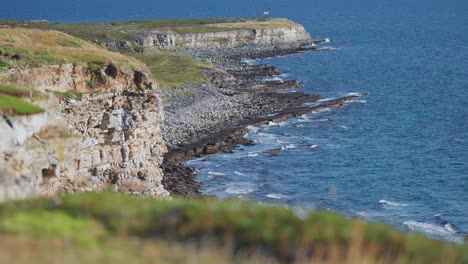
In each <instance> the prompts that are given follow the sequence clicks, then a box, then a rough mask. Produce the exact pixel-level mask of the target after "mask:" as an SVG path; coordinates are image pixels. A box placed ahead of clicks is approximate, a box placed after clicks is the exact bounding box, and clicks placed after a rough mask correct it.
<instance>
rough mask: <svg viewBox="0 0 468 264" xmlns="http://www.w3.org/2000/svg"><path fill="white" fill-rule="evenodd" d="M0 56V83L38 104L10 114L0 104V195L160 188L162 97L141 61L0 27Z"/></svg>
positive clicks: (48, 34)
mask: <svg viewBox="0 0 468 264" xmlns="http://www.w3.org/2000/svg"><path fill="white" fill-rule="evenodd" d="M0 59H1V60H2V62H3V64H4V65H7V66H6V68H4V69H3V71H0V83H3V84H10V85H12V86H19V87H27V90H22V89H17V90H18V91H21V92H18V93H17V95H18V96H19V95H22V97H23V99H21V100H23V101H28V102H30V103H33V104H34V105H37V106H40V107H42V109H44V112H43V113H38V114H35V113H30V114H19V113H15V112H12V110H10V109H8V105H6V104H0V109H1V110H2V112H4V113H6V114H4V115H3V117H2V118H1V119H0V135H1V139H0V172H1V173H0V175H1V179H0V200H4V199H7V198H8V199H12V198H23V197H27V196H31V195H40V194H46V195H47V194H51V195H52V194H54V193H56V192H58V191H69V192H75V191H91V190H100V189H104V188H107V187H109V186H113V188H116V189H118V190H121V191H124V192H131V193H140V194H147V195H157V196H165V195H168V192H167V191H166V190H165V189H164V187H163V186H162V183H161V182H162V171H161V169H160V165H161V162H162V155H163V154H164V153H165V152H166V145H165V143H164V141H163V139H162V136H161V129H160V125H161V123H162V119H163V111H162V103H161V100H160V98H159V95H158V94H159V88H158V86H157V84H156V83H154V82H153V81H152V80H151V77H150V72H149V70H148V69H147V68H146V66H145V65H144V64H143V63H141V62H139V61H137V60H135V59H133V58H129V57H126V56H123V55H121V54H117V53H112V52H109V51H107V50H105V49H103V48H101V47H98V46H96V45H93V44H90V43H87V42H86V41H82V40H78V39H76V38H73V37H71V36H69V35H66V34H64V33H60V32H56V31H42V30H29V29H17V28H16V29H9V28H2V29H0ZM2 94H4V95H2ZM5 94H11V92H10V91H8V90H6V89H3V90H2V89H0V95H2V96H6V95H5ZM24 95H26V96H24ZM24 97H25V98H24ZM18 100H20V99H18Z"/></svg>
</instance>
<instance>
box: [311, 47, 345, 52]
mask: <svg viewBox="0 0 468 264" xmlns="http://www.w3.org/2000/svg"><path fill="white" fill-rule="evenodd" d="M340 49H341V48H336V47H320V48H317V49H315V50H317V51H333V50H340Z"/></svg>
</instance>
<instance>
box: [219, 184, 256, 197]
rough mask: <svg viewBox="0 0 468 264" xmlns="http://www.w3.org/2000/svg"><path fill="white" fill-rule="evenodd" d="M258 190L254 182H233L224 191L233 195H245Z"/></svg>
mask: <svg viewBox="0 0 468 264" xmlns="http://www.w3.org/2000/svg"><path fill="white" fill-rule="evenodd" d="M255 191H256V188H255V186H254V185H253V184H249V183H246V184H242V183H240V184H232V186H231V187H229V188H227V189H226V190H225V191H224V192H226V193H227V194H232V195H245V194H250V193H253V192H255Z"/></svg>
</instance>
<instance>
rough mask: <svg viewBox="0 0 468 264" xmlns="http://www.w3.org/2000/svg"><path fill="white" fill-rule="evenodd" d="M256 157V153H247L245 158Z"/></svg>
mask: <svg viewBox="0 0 468 264" xmlns="http://www.w3.org/2000/svg"><path fill="white" fill-rule="evenodd" d="M257 156H258V153H256V152H249V153H247V157H250V158H252V157H257Z"/></svg>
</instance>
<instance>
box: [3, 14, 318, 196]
mask: <svg viewBox="0 0 468 264" xmlns="http://www.w3.org/2000/svg"><path fill="white" fill-rule="evenodd" d="M0 24H4V25H6V28H3V29H0V30H2V32H0V33H1V34H0V40H1V41H2V42H0V48H2V49H3V51H2V53H1V54H0V55H1V56H2V57H1V59H2V61H3V71H2V73H0V84H1V83H6V84H13V85H16V86H19V87H27V88H33V90H34V92H35V93H38V94H39V95H41V96H39V97H41V98H42V99H38V98H35V97H32V96H29V98H28V99H27V100H29V101H33V102H34V103H35V104H38V105H40V106H42V107H43V108H44V109H46V112H45V113H43V114H42V119H40V120H42V121H41V122H42V123H41V124H40V125H39V126H37V127H35V128H34V129H33V130H31V129H30V128H21V129H23V130H25V131H27V135H28V136H27V137H26V138H25V139H24V140H21V142H20V141H18V140H16V141H15V140H14V136H13V135H14V134H15V132H14V131H15V129H16V130H17V128H18V127H21V125H19V123H18V122H16V121H12V120H14V119H15V118H18V117H16V116H9V117H4V124H5V125H4V126H3V127H4V128H5V131H7V132H6V133H9V137H10V138H13V139H12V140H9V141H8V144H6V145H9V147H8V148H5V150H4V151H2V154H1V155H2V157H1V158H2V165H0V166H2V168H3V170H4V171H5V172H4V173H3V175H6V176H5V177H4V178H5V180H4V184H3V186H4V187H5V186H8V188H3V190H4V191H3V197H6V198H16V197H22V196H27V195H31V194H51V195H53V194H54V193H56V192H58V191H69V192H76V191H91V190H100V189H104V188H107V187H112V188H113V189H116V190H120V191H125V192H129V193H133V194H146V195H156V196H165V195H168V194H169V193H168V192H167V191H171V192H172V193H176V194H191V193H192V190H195V192H196V190H197V189H198V188H199V187H200V186H199V185H198V184H197V183H196V182H195V181H193V179H192V178H191V177H192V176H193V175H191V172H190V171H183V172H182V173H178V172H177V171H178V170H186V168H184V167H183V166H182V167H179V166H175V167H171V168H168V166H164V171H165V172H166V174H165V175H164V176H163V173H162V171H161V168H160V167H161V164H162V161H163V156H164V154H165V153H166V152H167V147H166V143H167V144H169V146H170V147H171V149H172V150H174V149H176V148H182V150H183V152H184V153H185V150H184V149H185V148H187V147H190V146H193V147H194V148H196V149H198V148H203V149H205V148H206V146H205V145H206V144H208V145H211V144H218V143H212V142H211V139H210V140H209V141H207V142H205V141H206V138H210V137H212V136H213V132H216V133H218V132H222V131H223V130H224V128H228V129H229V128H231V127H233V126H236V127H237V126H238V125H239V122H243V121H242V120H244V119H246V118H247V119H252V118H255V117H257V116H259V115H265V114H268V113H271V112H272V111H276V110H278V109H280V108H281V109H282V108H284V107H289V108H294V107H299V106H301V105H302V104H303V103H304V102H310V101H315V100H318V98H319V97H318V96H315V95H313V96H311V95H304V94H303V93H302V92H294V93H288V94H285V95H283V94H281V93H276V92H275V91H276V90H279V89H285V88H290V87H298V86H299V85H300V83H299V82H297V81H295V80H289V81H286V82H283V81H280V82H271V81H267V82H265V81H259V80H258V78H260V77H265V76H274V75H278V74H280V72H279V71H278V69H276V68H275V67H271V66H266V65H258V66H248V65H246V64H245V63H243V62H242V59H244V58H258V57H266V56H277V55H283V54H289V53H295V52H301V51H304V50H307V49H309V48H310V47H313V46H314V43H313V42H312V40H311V38H310V35H309V33H308V32H307V31H306V30H305V29H304V27H302V26H301V25H299V24H296V23H294V22H291V21H289V20H286V19H272V20H266V21H265V20H261V19H260V20H259V19H254V20H251V19H250V20H249V19H202V20H154V21H133V22H113V23H93V24H57V23H54V24H51V23H45V22H27V21H0ZM25 27H26V28H35V29H24V28H25ZM36 28H39V29H36ZM50 29H60V30H62V31H64V32H66V33H69V34H71V35H73V36H75V37H81V38H84V39H86V40H88V41H90V42H87V41H84V40H82V39H79V38H75V37H71V36H70V35H66V34H64V33H60V32H57V31H50ZM91 42H95V43H96V44H99V46H101V47H99V46H98V45H96V44H92V43H91ZM102 46H104V47H107V48H108V49H111V50H114V51H120V52H123V53H125V54H127V55H130V56H124V55H122V54H120V53H116V52H109V51H107V50H106V49H103V48H102ZM132 57H135V58H137V59H139V60H142V61H143V62H145V63H146V65H145V64H143V63H141V62H140V61H138V60H135V59H134V58H132ZM190 57H192V58H190ZM0 66H2V65H0ZM152 77H153V78H154V79H156V80H157V82H159V83H161V84H162V87H158V85H157V84H156V83H155V82H154V81H152V79H151V78H152ZM161 98H162V100H161ZM163 105H164V108H165V110H166V111H168V112H167V113H168V115H167V116H168V121H167V122H163V120H164V118H163ZM293 111H296V110H293ZM293 115H294V114H293V113H292V114H288V116H293ZM31 117H32V116H31ZM21 118H30V116H26V117H21ZM16 123H18V125H16V126H15V124H16ZM25 123H30V121H27V122H22V124H25ZM11 124H13V125H11ZM8 126H9V127H10V128H11V129H9V128H8ZM236 130H237V129H236ZM161 131H163V132H161ZM221 136H222V137H224V136H228V137H229V133H227V134H226V133H224V132H222V133H221ZM163 137H164V139H165V141H164V140H163ZM215 137H217V138H218V139H221V140H224V139H223V138H220V137H219V136H218V134H216V135H215ZM236 142H237V141H236ZM236 142H234V141H233V144H237V143H238V142H237V143H236ZM200 144H201V145H200ZM220 149H221V148H220ZM0 151H1V150H0ZM195 152H196V153H198V150H197V151H195ZM203 152H206V151H203ZM208 152H209V151H208ZM25 156H27V157H28V158H27V157H25ZM29 157H33V158H29ZM174 169H175V170H176V173H174ZM181 175H182V176H187V177H185V178H184V177H181ZM193 184H195V186H190V185H193ZM187 186H188V187H187ZM192 187H193V188H192ZM25 190H26V191H25Z"/></svg>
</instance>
